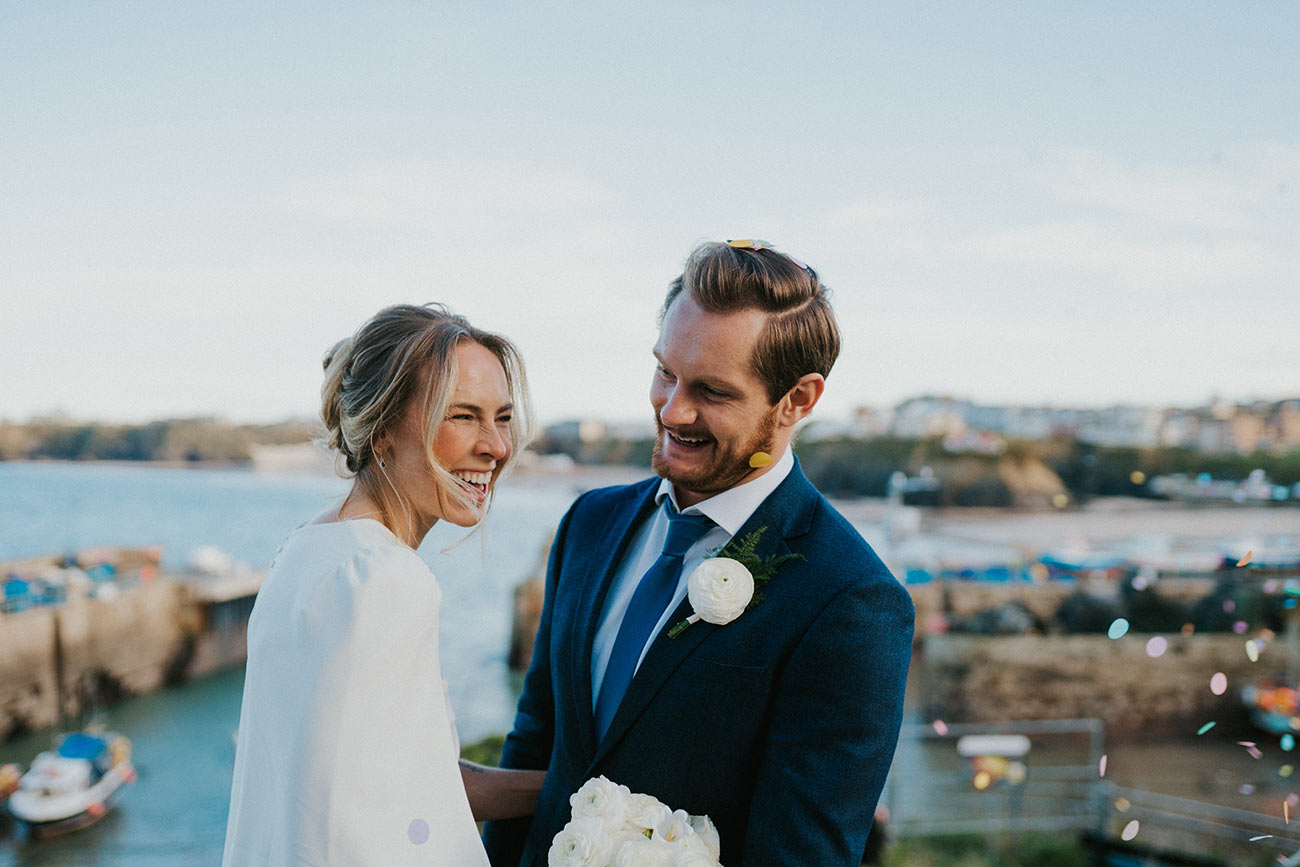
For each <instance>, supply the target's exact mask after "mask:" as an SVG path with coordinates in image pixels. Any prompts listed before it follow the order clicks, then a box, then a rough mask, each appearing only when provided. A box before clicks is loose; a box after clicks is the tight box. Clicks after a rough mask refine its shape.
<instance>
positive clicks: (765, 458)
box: [749, 452, 772, 469]
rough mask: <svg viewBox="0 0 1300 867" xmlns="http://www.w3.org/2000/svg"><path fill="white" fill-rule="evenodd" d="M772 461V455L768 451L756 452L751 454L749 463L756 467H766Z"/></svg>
mask: <svg viewBox="0 0 1300 867" xmlns="http://www.w3.org/2000/svg"><path fill="white" fill-rule="evenodd" d="M770 463H772V456H771V455H769V454H768V453H767V452H754V453H753V454H752V455H750V456H749V465H750V466H751V467H753V468H754V469H758V468H759V467H765V466H767V465H769V464H770Z"/></svg>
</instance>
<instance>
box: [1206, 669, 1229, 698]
mask: <svg viewBox="0 0 1300 867" xmlns="http://www.w3.org/2000/svg"><path fill="white" fill-rule="evenodd" d="M1227 691H1228V676H1227V675H1226V674H1224V673H1223V672H1221V671H1216V672H1215V673H1214V677H1212V678H1210V692H1212V693H1214V694H1215V695H1223V694H1224V693H1225V692H1227Z"/></svg>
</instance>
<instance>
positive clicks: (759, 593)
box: [713, 527, 807, 611]
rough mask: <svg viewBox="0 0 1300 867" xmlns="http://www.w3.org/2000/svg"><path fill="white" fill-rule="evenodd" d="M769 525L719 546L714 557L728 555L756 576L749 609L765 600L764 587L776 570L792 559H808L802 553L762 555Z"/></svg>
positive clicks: (747, 607)
mask: <svg viewBox="0 0 1300 867" xmlns="http://www.w3.org/2000/svg"><path fill="white" fill-rule="evenodd" d="M766 530H767V527H759V528H758V529H757V530H754V531H753V532H751V533H748V534H746V535H745V537H744V538H743V539H741V540H740V541H739V542H738V541H736V540H735V539H732V540H731V541H730V542H728V543H727V544H726V545H723V546H722V547H721V548H719V549H718V550H717V551H716V552H715V553H714V554H713V556H714V557H728V558H730V559H732V560H735V561H736V562H737V563H739V564H740V565H742V566H744V567H745V568H746V569H748V570H749V574H751V575H753V576H754V598H753V599H751V600H750V602H749V605H747V606H745V610H746V611H748V610H749V609H750V608H753V607H754V606H755V605H757V604H758V603H759V602H761V601H762V600H763V587H764V586H766V584H767V582H768V581H771V580H772V579H773V578H774V577H776V570H777V569H779V568H781V566H782V565H783V564H784V563H786V562H788V561H790V560H806V559H807V558H806V557H804V555H802V554H779V555H776V556H772V557H760V556H759V554H758V543H759V541H760V540H761V539H762V538H763V533H764V532H765V531H766Z"/></svg>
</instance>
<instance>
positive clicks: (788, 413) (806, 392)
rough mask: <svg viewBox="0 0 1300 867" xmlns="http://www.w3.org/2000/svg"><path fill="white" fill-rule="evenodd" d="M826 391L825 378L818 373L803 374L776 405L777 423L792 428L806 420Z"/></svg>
mask: <svg viewBox="0 0 1300 867" xmlns="http://www.w3.org/2000/svg"><path fill="white" fill-rule="evenodd" d="M825 390H826V378H825V377H823V376H822V375H821V374H820V373H805V374H804V375H803V376H801V377H799V381H798V382H796V383H795V384H794V387H793V388H791V389H790V390H789V391H787V392H786V393H785V396H784V397H782V398H781V400H780V402H779V403H778V404H777V423H778V424H781V425H783V426H785V427H792V426H794V425H795V424H796V423H797V422H800V421H802V420H803V419H805V418H807V416H808V413H810V412H812V410H813V407H814V406H816V405H817V401H819V400H821V396H822V392H824V391H825Z"/></svg>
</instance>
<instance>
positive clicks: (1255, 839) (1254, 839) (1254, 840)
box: [1250, 834, 1273, 843]
mask: <svg viewBox="0 0 1300 867" xmlns="http://www.w3.org/2000/svg"><path fill="white" fill-rule="evenodd" d="M1271 839H1273V835H1272V834H1260V835H1259V836H1258V837H1251V838H1250V842H1252V843H1258V842H1259V841H1260V840H1271Z"/></svg>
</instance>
